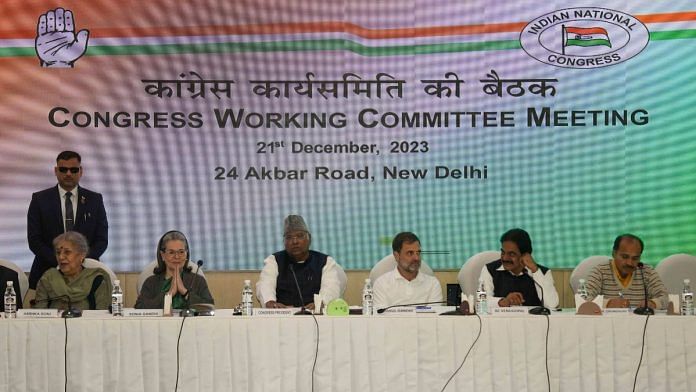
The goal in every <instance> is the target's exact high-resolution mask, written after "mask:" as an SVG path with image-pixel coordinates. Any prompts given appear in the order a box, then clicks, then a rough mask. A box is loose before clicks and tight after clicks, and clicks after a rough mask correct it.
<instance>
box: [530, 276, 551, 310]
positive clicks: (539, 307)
mask: <svg viewBox="0 0 696 392" xmlns="http://www.w3.org/2000/svg"><path fill="white" fill-rule="evenodd" d="M529 272H530V271H529V270H527V276H529V277H530V278H531V279H532V282H534V284H535V285H536V286H537V287H539V290H541V306H537V307H534V308H531V309H529V314H534V315H543V316H548V315H550V314H551V310H550V309H549V308H547V307H546V306H544V288H543V287H542V286H541V285H540V284H539V282H537V281H536V280H534V277H533V276H532V274H531V273H529Z"/></svg>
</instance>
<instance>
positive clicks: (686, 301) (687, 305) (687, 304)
mask: <svg viewBox="0 0 696 392" xmlns="http://www.w3.org/2000/svg"><path fill="white" fill-rule="evenodd" d="M690 283H691V280H690V279H684V288H683V289H682V293H681V314H682V316H693V315H694V292H693V291H691V287H690ZM5 298H7V294H5ZM5 303H7V299H5ZM5 306H7V305H5ZM5 309H7V308H5ZM5 312H7V310H6V311H5ZM6 314H7V313H6Z"/></svg>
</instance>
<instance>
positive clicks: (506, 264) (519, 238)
mask: <svg viewBox="0 0 696 392" xmlns="http://www.w3.org/2000/svg"><path fill="white" fill-rule="evenodd" d="M500 244H501V247H500V259H499V260H496V261H493V262H491V263H488V264H486V265H485V266H484V267H483V268H482V269H481V275H480V277H479V281H482V282H483V285H484V287H485V289H486V292H487V293H488V295H489V300H488V304H489V305H490V306H493V307H495V306H501V307H507V306H516V305H524V306H541V305H542V301H541V298H542V297H543V299H544V301H543V302H544V303H543V305H544V306H545V307H547V308H550V309H554V308H556V307H558V293H557V292H556V287H555V286H554V284H553V275H552V274H551V270H550V269H548V268H546V267H544V266H543V265H540V264H537V263H536V261H535V260H534V258H533V257H532V239H531V238H530V237H529V234H528V233H527V232H526V231H524V230H522V229H512V230H508V231H507V232H506V233H505V234H503V235H502V237H500ZM535 282H536V283H535ZM540 287H543V289H544V290H543V293H542V291H541V288H540Z"/></svg>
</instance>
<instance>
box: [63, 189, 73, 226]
mask: <svg viewBox="0 0 696 392" xmlns="http://www.w3.org/2000/svg"><path fill="white" fill-rule="evenodd" d="M71 197H72V193H70V192H66V193H65V231H72V229H73V227H75V214H73V205H72V199H71Z"/></svg>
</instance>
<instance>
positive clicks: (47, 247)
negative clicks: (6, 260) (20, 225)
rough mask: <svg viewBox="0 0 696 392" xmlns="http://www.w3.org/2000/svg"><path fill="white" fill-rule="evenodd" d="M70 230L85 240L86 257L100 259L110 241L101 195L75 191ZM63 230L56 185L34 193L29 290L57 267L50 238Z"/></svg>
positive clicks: (29, 229) (29, 221) (29, 215)
mask: <svg viewBox="0 0 696 392" xmlns="http://www.w3.org/2000/svg"><path fill="white" fill-rule="evenodd" d="M73 230H74V231H77V232H80V233H82V234H83V235H84V236H85V237H86V238H87V242H88V243H89V254H88V255H87V257H90V258H93V259H97V260H99V257H100V256H101V255H102V254H103V253H104V251H105V250H106V246H107V245H108V241H109V240H108V236H109V223H108V221H107V219H106V210H105V209H104V200H103V199H102V195H101V194H99V193H96V192H92V191H90V190H89V189H86V188H83V187H79V188H78V200H77V213H76V214H75V227H74V229H73ZM64 231H65V230H64V228H63V214H62V212H61V199H60V193H59V192H58V185H56V186H54V187H53V188H48V189H44V190H42V191H40V192H36V193H34V194H33V195H32V196H31V203H30V204H29V211H28V213H27V238H28V240H29V249H31V251H32V253H34V255H35V257H34V263H33V264H32V266H31V272H30V273H29V288H31V289H36V284H37V283H38V281H39V279H40V278H41V275H43V273H44V272H46V270H47V269H49V268H52V267H55V266H57V265H58V261H57V260H56V256H55V252H54V250H53V239H54V238H56V237H57V236H58V235H59V234H62V233H63V232H64Z"/></svg>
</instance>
